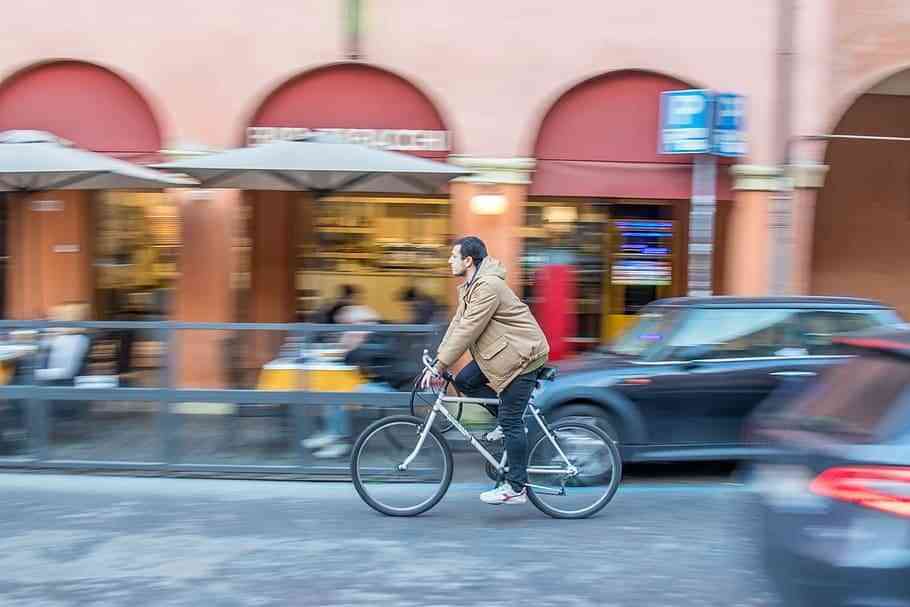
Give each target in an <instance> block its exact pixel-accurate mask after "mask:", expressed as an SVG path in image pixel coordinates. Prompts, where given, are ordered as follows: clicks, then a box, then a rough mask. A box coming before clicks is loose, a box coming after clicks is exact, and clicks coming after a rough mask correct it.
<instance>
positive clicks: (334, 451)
mask: <svg viewBox="0 0 910 607" xmlns="http://www.w3.org/2000/svg"><path fill="white" fill-rule="evenodd" d="M403 300H405V301H407V300H406V299H404V298H403ZM354 314H356V312H354V311H353V310H352V313H350V314H349V315H343V316H342V317H343V318H345V321H346V322H357V321H358V318H359V319H364V320H361V322H376V321H377V319H376V318H375V317H371V316H369V315H361V316H360V317H356V316H354ZM410 324H426V322H414V321H413V320H412V321H410ZM433 338H434V336H433V335H432V334H425V333H389V332H376V331H373V332H366V331H349V332H348V333H345V336H344V337H343V339H342V343H344V344H345V345H346V347H348V350H347V353H346V354H345V356H344V363H345V364H346V365H351V366H356V367H357V368H358V369H359V370H360V372H361V374H362V375H363V376H364V377H365V378H367V382H366V383H364V384H361V385H360V387H359V388H358V389H357V391H358V392H398V391H402V390H404V391H409V390H410V389H411V387H412V384H413V381H414V378H415V377H417V376H418V375H419V374H420V371H421V369H422V366H421V360H420V355H421V354H422V352H423V349H424V348H427V347H429V346H431V345H432V340H433ZM326 421H327V424H326V431H325V432H323V433H320V434H318V435H316V436H313V437H312V438H309V439H306V440H304V441H303V446H304V447H305V448H307V449H316V451H315V452H314V453H313V456H314V457H317V458H337V457H344V456H346V455H347V454H348V453H349V452H350V450H351V446H352V436H351V434H352V432H351V412H350V411H349V410H348V409H346V408H345V407H343V406H341V407H334V408H333V409H332V411H331V412H330V413H329V415H328V417H327V420H326Z"/></svg>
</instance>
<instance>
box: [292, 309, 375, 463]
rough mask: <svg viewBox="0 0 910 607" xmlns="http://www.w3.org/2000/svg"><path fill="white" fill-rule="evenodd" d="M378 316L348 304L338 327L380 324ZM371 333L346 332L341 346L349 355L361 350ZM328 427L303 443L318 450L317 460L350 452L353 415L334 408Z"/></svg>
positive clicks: (340, 313)
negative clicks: (341, 325)
mask: <svg viewBox="0 0 910 607" xmlns="http://www.w3.org/2000/svg"><path fill="white" fill-rule="evenodd" d="M379 321H380V319H379V315H378V314H377V313H376V312H375V311H374V310H372V309H371V308H368V307H367V306H358V305H349V306H347V307H345V308H343V309H342V310H340V311H339V313H338V315H337V322H338V324H369V323H377V322H379ZM370 334H371V332H369V331H346V332H344V333H343V334H342V335H341V339H340V344H339V345H340V346H341V348H342V349H343V350H344V356H345V361H347V357H348V355H349V354H350V353H351V352H353V351H355V350H357V349H358V348H360V347H362V346H363V345H364V343H365V342H366V341H367V338H368V337H369V336H370ZM325 422H326V427H325V430H324V431H323V432H320V433H318V434H316V435H314V436H311V437H310V438H307V439H304V440H303V442H302V444H303V446H304V448H306V449H315V450H316V452H315V453H314V454H313V456H314V457H318V458H332V457H343V456H344V455H346V454H347V453H348V451H350V449H351V414H350V412H349V411H347V410H346V409H345V408H344V407H333V408H332V410H331V412H330V413H329V414H328V415H327V416H326V418H325Z"/></svg>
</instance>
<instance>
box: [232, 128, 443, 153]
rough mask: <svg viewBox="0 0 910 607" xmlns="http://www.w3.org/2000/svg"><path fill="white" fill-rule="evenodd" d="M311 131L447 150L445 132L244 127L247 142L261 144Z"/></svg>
mask: <svg viewBox="0 0 910 607" xmlns="http://www.w3.org/2000/svg"><path fill="white" fill-rule="evenodd" d="M311 133H330V134H332V135H335V136H337V137H340V138H341V139H344V140H345V141H347V142H349V143H359V144H361V145H368V146H371V147H376V148H381V149H384V150H391V151H396V152H448V151H449V150H450V149H451V145H450V142H449V139H450V134H449V131H421V130H410V129H337V128H315V129H310V128H303V127H283V126H251V127H249V128H247V130H246V140H247V145H261V144H263V143H269V142H272V141H279V140H292V139H299V138H301V137H303V136H305V135H309V134H311Z"/></svg>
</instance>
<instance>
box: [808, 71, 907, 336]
mask: <svg viewBox="0 0 910 607" xmlns="http://www.w3.org/2000/svg"><path fill="white" fill-rule="evenodd" d="M834 132H835V133H836V134H850V135H871V136H884V137H910V69H908V70H905V71H902V72H900V73H898V74H896V75H894V76H892V77H890V78H888V79H886V80H885V81H883V82H881V83H879V84H878V85H876V86H874V87H872V88H871V89H869V90H868V91H867V92H866V93H864V94H862V95H860V96H859V97H858V98H857V99H856V100H855V102H854V103H853V104H852V105H851V106H850V107H849V108H848V109H847V111H846V112H845V113H844V115H843V116H842V117H841V118H840V120H839V122H838V124H837V126H836V127H835V129H834ZM825 163H826V164H827V165H828V166H829V167H830V168H829V171H828V175H827V178H826V180H825V184H824V186H823V187H822V189H821V191H820V192H819V196H818V200H817V202H816V205H815V219H814V228H813V240H812V258H811V272H810V290H811V292H812V293H814V294H819V295H850V296H858V297H872V298H875V299H879V300H881V301H884V302H885V303H888V304H890V305H893V306H895V307H896V308H897V309H898V310H899V311H900V312H901V313H902V314H903V315H904V317H906V318H910V285H908V283H907V270H906V266H907V263H908V262H910V238H908V234H910V146H908V144H907V143H906V142H903V143H901V142H887V141H871V140H832V141H830V142H829V143H828V146H827V150H826V156H825Z"/></svg>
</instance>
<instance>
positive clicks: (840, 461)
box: [750, 328, 910, 607]
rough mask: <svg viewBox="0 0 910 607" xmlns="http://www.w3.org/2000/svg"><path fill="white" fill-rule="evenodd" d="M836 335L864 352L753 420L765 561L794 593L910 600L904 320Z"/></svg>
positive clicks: (856, 601) (801, 600)
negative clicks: (759, 451) (760, 450)
mask: <svg viewBox="0 0 910 607" xmlns="http://www.w3.org/2000/svg"><path fill="white" fill-rule="evenodd" d="M842 341H843V343H845V344H848V345H849V346H851V347H852V348H854V349H857V348H858V349H861V350H863V351H865V353H864V354H861V355H860V356H858V357H856V358H854V359H853V360H851V361H849V362H848V363H846V364H845V365H842V366H837V367H834V368H832V369H829V370H828V371H827V372H826V373H824V374H823V375H822V376H821V377H820V378H819V379H818V380H817V381H815V382H812V384H811V385H809V386H805V387H804V388H803V389H802V390H800V391H797V395H796V396H790V397H783V396H782V397H781V398H776V397H773V398H771V399H769V401H768V402H767V403H765V404H763V405H762V407H760V409H759V410H757V411H756V413H755V415H754V419H753V420H751V421H750V428H751V429H750V435H752V436H754V437H755V438H756V440H761V441H762V442H764V443H766V444H768V445H769V446H770V447H771V448H772V449H773V451H774V455H771V456H766V457H764V458H762V460H761V461H760V462H757V463H756V464H755V472H756V474H755V476H754V479H755V488H756V489H758V495H759V496H760V500H759V502H758V503H759V510H760V516H759V520H760V522H761V524H760V525H759V529H760V530H761V533H760V539H761V542H760V543H761V545H762V552H763V555H764V561H765V564H766V569H767V570H768V572H769V574H770V575H771V577H772V579H773V580H774V582H775V583H776V585H777V587H778V588H779V589H780V590H781V593H782V594H783V596H784V597H786V598H787V599H789V602H790V603H793V604H803V605H826V606H837V605H844V606H853V605H856V606H859V605H864V606H866V605H887V606H889V607H896V606H899V605H907V606H910V328H908V329H904V330H901V331H891V332H880V333H871V334H867V335H865V336H863V337H856V338H848V339H844V340H842Z"/></svg>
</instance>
